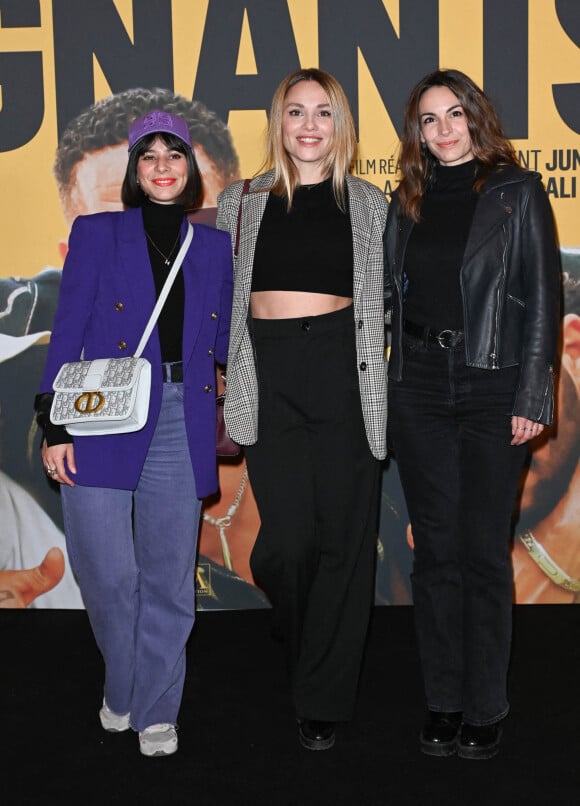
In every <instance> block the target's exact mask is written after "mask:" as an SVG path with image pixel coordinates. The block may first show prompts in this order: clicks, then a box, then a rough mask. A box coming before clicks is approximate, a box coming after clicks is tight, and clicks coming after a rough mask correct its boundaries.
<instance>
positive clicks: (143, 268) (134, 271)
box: [115, 207, 155, 347]
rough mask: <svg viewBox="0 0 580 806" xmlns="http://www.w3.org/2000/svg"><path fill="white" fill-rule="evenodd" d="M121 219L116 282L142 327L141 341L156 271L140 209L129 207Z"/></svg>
mask: <svg viewBox="0 0 580 806" xmlns="http://www.w3.org/2000/svg"><path fill="white" fill-rule="evenodd" d="M118 220H119V224H120V226H119V230H118V243H119V250H118V261H117V265H116V277H115V282H116V283H117V282H118V283H119V284H120V292H121V301H123V302H125V301H126V302H125V304H127V303H128V305H129V307H130V309H131V319H132V321H134V322H136V323H137V327H138V328H139V329H140V332H139V335H138V337H137V340H139V338H140V335H141V333H142V332H143V330H144V329H145V325H146V324H147V321H148V319H149V316H150V315H151V311H152V310H153V307H154V305H155V284H154V281H153V272H152V270H151V263H150V260H149V252H148V250H147V241H146V239H145V229H144V227H143V217H142V214H141V209H140V208H138V207H136V208H130V209H128V210H126V211H125V213H124V214H123V215H122V216H119V219H118ZM135 347H137V344H135Z"/></svg>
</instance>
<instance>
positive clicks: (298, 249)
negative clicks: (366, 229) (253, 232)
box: [252, 179, 353, 297]
mask: <svg viewBox="0 0 580 806" xmlns="http://www.w3.org/2000/svg"><path fill="white" fill-rule="evenodd" d="M286 206H287V203H286V198H285V197H283V196H276V195H274V194H273V193H270V195H269V197H268V201H267V203H266V209H265V210H264V215H263V216H262V222H261V224H260V230H259V233H258V239H257V241H256V248H255V251H254V269H253V276H252V291H308V292H314V293H319V294H334V295H336V296H339V297H352V282H353V250H352V228H351V225H350V216H349V214H348V211H347V212H346V213H343V212H342V210H341V209H340V208H339V206H338V205H337V203H336V200H335V198H334V193H333V190H332V179H327V180H325V181H324V182H320V183H319V184H317V185H302V186H300V187H298V188H297V189H296V191H295V193H294V199H293V202H292V209H291V210H290V212H288V211H287V209H286Z"/></svg>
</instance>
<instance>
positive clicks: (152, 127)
mask: <svg viewBox="0 0 580 806" xmlns="http://www.w3.org/2000/svg"><path fill="white" fill-rule="evenodd" d="M157 132H166V133H167V134H174V135H175V136H176V137H179V139H180V140H183V142H184V143H185V144H186V145H188V146H189V147H190V148H191V147H192V146H191V137H190V134H189V128H188V126H187V123H186V122H185V120H184V119H183V118H181V117H179V116H178V115H172V114H171V112H164V111H163V110H162V109H152V110H151V112H147V114H146V115H143V117H140V118H137V120H134V121H133V123H132V124H131V126H130V128H129V151H131V149H132V148H133V147H134V146H135V145H136V144H137V143H138V142H139V140H141V138H142V137H146V136H147V135H148V134H157Z"/></svg>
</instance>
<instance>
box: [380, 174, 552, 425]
mask: <svg viewBox="0 0 580 806" xmlns="http://www.w3.org/2000/svg"><path fill="white" fill-rule="evenodd" d="M412 228H413V222H412V221H411V220H410V219H406V218H402V217H401V216H400V207H399V203H398V200H397V194H396V193H395V194H394V195H393V200H392V202H391V205H390V208H389V215H388V220H387V225H386V229H385V236H384V246H385V305H386V308H385V310H386V320H387V321H388V320H389V318H390V319H391V326H392V333H391V354H390V359H389V371H388V372H389V379H390V380H391V381H397V380H400V379H401V375H402V367H403V357H402V323H403V285H404V269H403V267H404V261H405V249H406V246H407V242H408V240H409V235H410V234H411V231H412ZM460 282H461V293H462V297H463V318H464V328H465V354H466V361H467V364H468V365H469V366H473V367H480V368H481V369H489V370H494V369H500V368H503V367H508V366H514V365H517V366H519V367H520V378H519V385H518V389H517V392H516V395H515V399H514V403H513V409H512V414H515V415H518V416H520V417H526V418H528V419H530V420H534V421H536V422H540V423H544V424H549V423H550V422H551V421H552V417H553V413H554V375H553V368H554V362H555V360H556V355H557V344H558V330H559V313H560V256H559V251H558V247H557V244H556V238H555V232H554V221H553V216H552V210H551V207H550V203H549V201H548V197H547V195H546V192H545V190H544V188H543V186H542V184H541V177H540V175H539V174H538V173H535V172H532V171H524V170H521V169H519V168H517V167H515V166H503V167H501V168H499V169H497V170H496V171H495V173H493V174H492V175H491V176H490V177H489V179H488V180H487V181H486V183H485V185H484V186H483V188H482V190H481V193H480V197H479V199H478V202H477V206H476V208H475V214H474V217H473V222H472V225H471V230H470V232H469V237H468V240H467V246H466V249H465V254H464V257H463V263H462V266H461V272H460Z"/></svg>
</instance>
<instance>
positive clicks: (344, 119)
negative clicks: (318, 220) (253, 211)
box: [260, 67, 356, 210]
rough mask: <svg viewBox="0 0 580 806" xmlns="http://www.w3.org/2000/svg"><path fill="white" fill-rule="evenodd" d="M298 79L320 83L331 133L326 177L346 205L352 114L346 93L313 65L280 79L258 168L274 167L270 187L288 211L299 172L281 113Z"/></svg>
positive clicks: (352, 151) (353, 146)
mask: <svg viewBox="0 0 580 806" xmlns="http://www.w3.org/2000/svg"><path fill="white" fill-rule="evenodd" d="M301 81H316V83H317V84H320V86H321V87H322V89H323V90H324V92H325V93H326V95H327V96H328V102H329V104H330V111H331V114H332V120H333V123H334V132H333V135H332V141H331V146H330V151H329V153H328V156H327V157H326V159H325V161H324V169H325V173H326V176H327V177H329V176H332V187H333V190H334V196H335V198H336V201H337V204H338V205H339V207H340V208H341V209H342V210H344V209H345V208H346V201H345V191H344V179H345V176H346V174H347V173H349V171H350V166H351V163H352V161H353V159H354V155H355V151H356V134H355V128H354V122H353V119H352V113H351V111H350V106H349V103H348V99H347V97H346V94H345V92H344V90H343V89H342V87H341V86H340V84H339V83H338V81H337V80H336V79H335V78H334V76H331V75H330V73H326V72H325V71H324V70H319V69H317V68H316V67H308V68H304V69H302V70H297V71H296V72H295V73H291V74H290V75H289V76H286V78H285V79H284V80H283V81H282V83H281V84H280V85H279V87H278V89H277V90H276V92H275V93H274V97H273V99H272V106H271V109H270V118H269V124H268V137H267V143H266V159H265V160H264V164H263V166H262V168H261V169H260V170H265V169H268V168H273V169H274V179H273V181H272V185H271V187H270V188H268V189H269V190H271V191H272V192H273V193H275V194H277V195H278V196H286V198H287V199H288V210H290V208H291V206H292V197H293V196H294V191H295V190H296V188H297V186H298V185H299V184H300V182H299V179H298V172H297V170H296V168H295V167H294V163H293V162H292V160H291V159H290V157H289V155H288V153H287V151H286V149H285V148H284V144H283V135H282V116H283V112H284V101H285V100H286V96H287V95H288V93H289V92H290V90H291V89H292V87H295V86H296V84H298V83H299V82H301Z"/></svg>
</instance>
